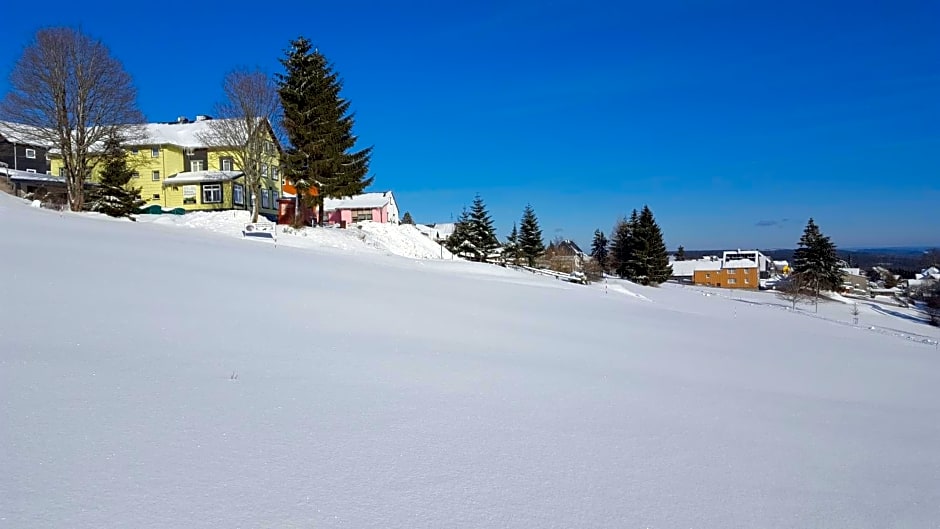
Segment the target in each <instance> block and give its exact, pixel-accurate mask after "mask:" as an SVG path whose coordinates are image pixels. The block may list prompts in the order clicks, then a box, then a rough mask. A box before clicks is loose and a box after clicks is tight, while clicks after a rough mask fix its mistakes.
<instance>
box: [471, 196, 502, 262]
mask: <svg viewBox="0 0 940 529" xmlns="http://www.w3.org/2000/svg"><path fill="white" fill-rule="evenodd" d="M467 228H468V235H467V238H468V239H469V240H470V242H471V243H472V244H473V246H474V247H475V248H477V250H478V253H479V256H480V260H481V261H483V262H486V259H487V256H488V255H489V254H490V253H492V251H493V250H495V249H496V248H499V239H497V238H496V229H495V228H494V227H493V219H492V218H491V217H490V214H489V212H488V211H487V210H486V204H484V203H483V199H482V198H480V195H476V196H475V197H474V198H473V205H472V206H471V207H470V217H469V224H468V225H467Z"/></svg>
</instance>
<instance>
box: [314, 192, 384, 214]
mask: <svg viewBox="0 0 940 529" xmlns="http://www.w3.org/2000/svg"><path fill="white" fill-rule="evenodd" d="M392 200H394V198H393V197H392V192H391V191H385V192H382V193H363V194H361V195H356V196H354V197H349V198H327V199H324V201H323V210H324V211H336V210H337V209H372V208H381V207H385V206H387V205H388V204H389V203H391V202H392Z"/></svg>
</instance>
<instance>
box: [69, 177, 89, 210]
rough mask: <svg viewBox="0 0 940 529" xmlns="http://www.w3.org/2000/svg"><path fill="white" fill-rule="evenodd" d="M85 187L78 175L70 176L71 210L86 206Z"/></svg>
mask: <svg viewBox="0 0 940 529" xmlns="http://www.w3.org/2000/svg"><path fill="white" fill-rule="evenodd" d="M84 191H85V189H84V187H83V186H82V183H81V181H80V179H79V178H78V177H77V176H74V175H72V176H69V177H68V186H67V192H68V198H69V210H71V211H81V210H82V208H83V207H84V206H85V194H84Z"/></svg>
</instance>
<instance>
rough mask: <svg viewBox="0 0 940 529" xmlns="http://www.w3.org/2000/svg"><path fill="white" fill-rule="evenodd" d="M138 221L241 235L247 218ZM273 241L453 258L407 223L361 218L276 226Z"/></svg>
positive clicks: (222, 215)
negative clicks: (334, 224)
mask: <svg viewBox="0 0 940 529" xmlns="http://www.w3.org/2000/svg"><path fill="white" fill-rule="evenodd" d="M137 220H138V221H139V222H145V223H154V224H162V225H170V226H179V227H184V228H196V229H199V230H207V231H212V232H216V233H220V234H225V235H229V236H232V237H239V238H241V237H242V231H243V230H244V229H245V226H246V225H247V224H249V223H250V221H251V214H250V213H249V212H247V211H222V212H192V213H187V214H185V215H139V216H138V217H137ZM276 231H277V244H279V245H283V246H292V247H297V248H311V249H316V250H320V251H322V250H325V249H339V250H342V251H343V252H344V253H350V252H353V253H385V254H389V255H397V256H401V257H408V258H411V259H454V256H453V255H451V253H450V252H448V251H447V250H446V249H443V248H442V246H441V245H440V244H437V243H436V242H434V241H432V240H431V239H430V238H428V237H427V236H426V235H424V234H422V233H421V232H420V231H419V230H418V229H417V228H416V227H414V226H412V225H408V224H385V223H378V222H361V223H358V224H353V225H351V226H350V227H348V228H345V229H343V228H339V227H321V228H303V229H300V230H295V229H293V228H290V227H287V226H278V227H277V229H276Z"/></svg>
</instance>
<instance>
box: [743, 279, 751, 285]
mask: <svg viewBox="0 0 940 529" xmlns="http://www.w3.org/2000/svg"><path fill="white" fill-rule="evenodd" d="M744 284H745V285H749V284H751V280H750V278H747V277H745V278H744Z"/></svg>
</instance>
